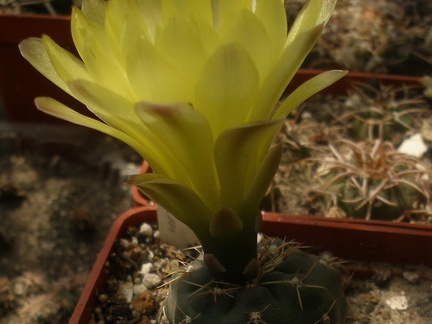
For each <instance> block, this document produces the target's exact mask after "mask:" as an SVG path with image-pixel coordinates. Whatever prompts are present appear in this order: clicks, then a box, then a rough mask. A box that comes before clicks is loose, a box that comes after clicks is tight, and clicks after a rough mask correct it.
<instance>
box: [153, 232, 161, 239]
mask: <svg viewBox="0 0 432 324" xmlns="http://www.w3.org/2000/svg"><path fill="white" fill-rule="evenodd" d="M153 237H154V238H155V239H159V238H160V232H159V231H155V232H154V234H153Z"/></svg>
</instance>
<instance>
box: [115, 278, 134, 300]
mask: <svg viewBox="0 0 432 324" xmlns="http://www.w3.org/2000/svg"><path fill="white" fill-rule="evenodd" d="M118 294H119V295H120V296H121V297H123V298H124V299H125V300H126V302H127V303H130V302H131V301H132V297H133V285H132V283H131V282H129V281H127V282H122V283H119V288H118Z"/></svg>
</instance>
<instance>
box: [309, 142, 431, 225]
mask: <svg viewBox="0 0 432 324" xmlns="http://www.w3.org/2000/svg"><path fill="white" fill-rule="evenodd" d="M329 147H330V150H331V154H330V155H327V156H323V157H322V158H321V159H320V160H319V161H320V164H321V165H320V167H319V169H318V173H317V174H318V179H319V180H320V182H321V183H322V190H323V192H325V193H326V194H327V196H328V197H330V199H329V200H330V205H333V207H334V206H337V207H340V208H342V209H343V210H344V211H345V212H346V214H347V215H348V216H349V217H355V218H365V219H388V220H396V219H399V218H401V217H403V215H404V213H407V212H411V211H412V210H413V209H414V207H415V206H417V209H421V206H422V204H423V205H426V204H427V202H428V201H429V200H430V192H429V189H428V187H427V184H426V182H427V181H428V179H429V175H430V171H428V170H427V168H425V167H424V166H423V165H422V162H421V161H420V160H419V159H417V158H415V157H413V156H409V155H406V154H403V153H399V152H398V151H395V150H394V149H393V146H392V145H391V143H389V142H385V141H382V140H374V141H366V142H359V143H354V142H351V141H349V140H340V141H338V143H337V145H333V144H330V145H329ZM342 152H343V153H342ZM315 161H316V160H315Z"/></svg>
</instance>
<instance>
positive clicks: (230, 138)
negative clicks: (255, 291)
mask: <svg viewBox="0 0 432 324" xmlns="http://www.w3.org/2000/svg"><path fill="white" fill-rule="evenodd" d="M335 3H336V0H322V1H321V0H320V1H316V0H312V1H307V2H306V4H305V5H304V7H303V9H302V11H301V12H300V13H299V15H298V17H297V18H296V20H295V21H294V22H293V24H292V26H290V27H289V28H288V26H287V19H286V14H285V8H284V3H283V0H237V1H232V0H110V1H103V0H84V1H83V4H82V8H81V9H78V8H73V11H72V19H71V30H72V36H73V40H74V43H75V46H76V49H77V51H78V54H79V57H76V56H74V55H73V54H71V53H70V52H68V51H67V50H65V49H63V48H61V47H60V46H58V45H57V44H56V43H55V42H54V41H53V40H52V39H51V38H50V37H49V36H45V35H44V36H42V37H41V38H29V39H26V40H24V41H22V42H21V44H20V50H21V53H22V55H23V56H24V57H25V58H26V59H27V60H28V61H29V62H30V63H31V64H32V65H33V66H34V67H35V68H36V69H37V70H39V71H40V72H41V73H42V74H44V75H45V76H46V77H47V78H48V79H50V80H51V81H52V82H53V83H55V84H56V85H57V86H59V87H60V88H61V89H63V90H64V91H66V92H67V93H69V94H70V95H71V96H73V97H75V98H76V99H78V100H79V101H81V102H82V103H84V104H85V105H86V107H87V108H88V110H89V111H91V112H92V113H93V114H94V115H95V117H96V118H91V117H86V116H84V115H81V114H79V113H78V112H76V111H74V110H73V109H71V108H69V107H66V106H65V105H63V104H61V103H60V102H58V101H56V100H55V99H52V98H47V97H40V98H37V99H36V100H35V102H36V106H37V107H38V108H39V109H40V110H42V111H44V112H46V113H48V114H51V115H54V116H56V117H59V118H62V119H65V120H68V121H70V122H72V123H76V124H80V125H84V126H87V127H90V128H93V129H96V130H99V131H101V132H104V133H106V134H109V135H111V136H114V137H116V138H118V139H119V140H121V141H123V142H125V143H127V144H129V145H130V146H131V147H132V148H134V149H135V150H136V151H137V152H138V153H139V154H141V155H142V157H143V158H145V159H146V160H147V161H148V162H149V164H150V166H151V167H152V170H153V173H152V174H143V175H137V176H134V177H132V178H131V181H130V182H131V183H132V184H136V185H138V187H139V188H140V189H141V190H143V191H144V192H145V193H146V194H147V195H148V196H150V197H151V198H152V199H154V200H155V201H156V202H157V203H159V204H160V205H162V206H164V207H165V208H166V209H167V210H168V211H170V212H171V213H172V214H173V215H174V216H175V217H177V218H178V219H179V220H180V221H182V222H183V223H185V224H187V225H188V226H189V227H190V228H191V229H192V230H193V231H194V232H195V233H196V234H197V236H198V238H199V239H200V241H201V243H202V245H203V249H204V252H205V260H206V264H207V266H208V267H209V268H210V269H213V270H215V271H218V272H220V273H226V274H227V276H228V277H232V278H239V277H242V276H245V275H246V274H252V273H254V272H256V271H255V270H254V258H255V255H256V232H257V230H258V228H259V221H260V213H259V203H260V200H261V198H262V197H263V195H264V194H265V192H266V190H267V187H268V186H269V184H270V182H271V180H272V178H273V176H274V173H275V172H276V169H277V166H278V163H279V159H280V152H281V150H280V147H277V146H276V147H273V146H272V140H273V138H274V136H275V135H276V134H277V132H278V131H279V128H280V126H281V124H282V122H283V120H284V118H285V117H286V115H287V114H288V113H289V112H290V111H291V110H292V109H293V108H295V107H296V106H297V105H298V104H300V103H301V102H302V101H304V100H305V99H307V98H308V97H310V96H311V95H313V94H315V93H316V92H318V91H320V90H321V89H323V88H325V87H326V86H328V85H330V84H332V83H333V82H335V81H336V80H338V79H339V78H341V77H342V76H343V75H344V74H345V72H343V71H329V72H325V73H323V74H320V75H318V76H316V77H315V78H313V79H311V80H309V81H307V82H306V83H304V84H303V85H301V86H300V87H299V88H297V89H296V90H295V91H293V92H292V93H291V94H289V95H288V96H287V97H286V99H285V100H283V101H281V102H279V100H280V98H281V95H282V94H283V92H284V90H285V89H286V87H287V85H288V84H289V82H290V81H291V80H292V78H293V76H294V75H295V73H296V71H297V70H298V68H299V67H300V65H301V64H302V62H303V60H304V58H305V57H306V55H307V54H308V53H309V51H310V50H311V48H312V47H313V45H314V43H315V41H316V39H317V37H318V36H319V35H320V33H321V31H322V29H323V27H324V25H325V24H326V23H327V21H328V19H329V18H330V15H331V13H332V11H333V9H334V6H335Z"/></svg>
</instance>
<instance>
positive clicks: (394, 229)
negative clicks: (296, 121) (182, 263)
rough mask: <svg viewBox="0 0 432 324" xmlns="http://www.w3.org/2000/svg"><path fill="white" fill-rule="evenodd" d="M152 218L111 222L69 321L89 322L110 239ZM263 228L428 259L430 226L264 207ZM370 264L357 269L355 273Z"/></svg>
mask: <svg viewBox="0 0 432 324" xmlns="http://www.w3.org/2000/svg"><path fill="white" fill-rule="evenodd" d="M142 222H150V223H155V222H156V209H155V207H154V206H140V207H135V208H133V209H130V210H128V211H126V212H125V213H124V214H122V215H121V216H120V217H119V218H118V219H117V220H116V222H115V223H114V224H113V226H112V228H111V230H110V232H109V234H108V236H107V238H106V241H105V244H104V246H103V248H102V250H101V252H100V253H99V254H98V256H97V259H96V262H95V264H94V266H93V269H92V271H91V272H90V275H89V277H88V281H87V283H86V285H85V287H84V289H83V291H82V293H81V297H80V299H79V301H78V304H77V306H76V308H75V310H74V312H73V314H72V317H71V319H70V322H69V323H70V324H78V323H88V322H89V320H90V317H91V314H92V312H93V310H94V306H95V304H96V292H97V291H100V290H103V289H102V288H103V287H104V284H105V281H106V277H105V272H104V271H103V270H104V265H105V263H106V262H107V260H108V257H109V255H110V252H111V249H112V247H113V244H114V241H115V240H116V239H117V238H119V237H120V236H121V235H122V232H123V231H124V230H126V229H127V228H128V227H129V226H134V225H138V224H140V223H142ZM261 229H262V232H263V233H264V234H266V235H270V236H277V237H281V238H287V239H289V240H291V239H295V240H296V241H299V242H302V243H304V245H306V246H309V247H310V249H311V250H312V251H315V252H320V251H328V252H330V253H332V254H333V255H334V256H336V257H341V258H344V259H347V260H353V261H380V262H394V263H410V264H427V265H432V250H431V249H429V248H428V247H430V246H432V227H429V228H424V227H422V226H417V225H412V224H403V225H402V224H400V223H390V224H389V223H388V222H382V221H368V222H367V223H365V221H361V220H339V219H327V218H319V217H316V216H301V217H300V216H292V215H283V214H275V213H265V214H264V222H263V224H262V227H261ZM369 271H370V270H369V269H360V270H359V269H356V272H357V274H358V275H359V276H364V275H370V273H369Z"/></svg>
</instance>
